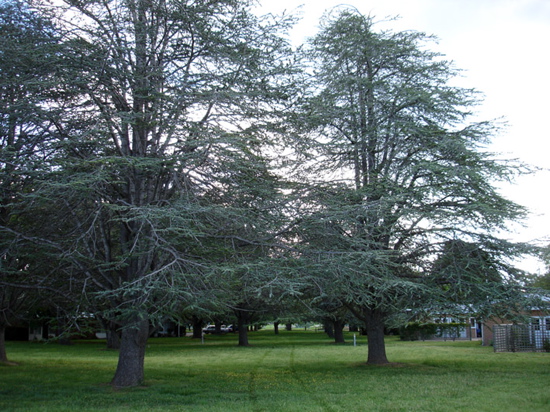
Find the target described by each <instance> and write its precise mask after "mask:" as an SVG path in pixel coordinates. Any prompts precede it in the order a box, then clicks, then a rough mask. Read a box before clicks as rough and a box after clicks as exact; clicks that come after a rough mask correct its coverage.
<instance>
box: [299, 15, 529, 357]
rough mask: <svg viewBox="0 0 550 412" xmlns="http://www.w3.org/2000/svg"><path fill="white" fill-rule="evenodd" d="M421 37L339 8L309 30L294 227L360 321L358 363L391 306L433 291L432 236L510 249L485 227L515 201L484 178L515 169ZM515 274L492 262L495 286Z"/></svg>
mask: <svg viewBox="0 0 550 412" xmlns="http://www.w3.org/2000/svg"><path fill="white" fill-rule="evenodd" d="M428 40H430V38H429V37H427V36H426V35H424V34H422V33H418V32H412V31H407V32H398V33H394V32H390V31H386V32H376V31H374V29H373V19H372V18H370V17H366V16H363V15H360V14H359V13H357V12H355V11H347V10H344V11H341V12H333V14H329V15H327V16H326V18H325V20H324V23H323V25H322V27H321V31H320V33H319V34H318V35H316V36H315V37H314V38H313V39H312V40H311V42H310V49H309V54H308V56H309V58H310V59H311V60H312V66H313V71H314V75H313V81H312V82H313V83H312V90H313V92H312V93H313V96H312V97H311V99H310V100H309V105H308V106H307V112H306V113H307V114H308V119H309V124H310V126H311V138H312V140H313V141H314V142H315V143H316V146H315V151H314V152H313V153H314V154H312V155H310V156H311V157H316V160H317V161H316V162H311V168H310V175H309V179H310V182H312V183H313V182H315V183H316V184H317V188H316V189H312V190H310V191H309V198H308V201H309V203H310V204H311V205H315V206H312V213H311V214H310V215H309V216H308V217H307V219H308V220H309V223H308V225H306V226H303V228H302V229H301V230H302V233H307V232H308V231H310V230H314V231H318V232H320V233H321V237H319V236H318V235H316V237H317V240H316V242H308V241H307V240H304V241H303V242H302V244H303V248H304V256H307V257H308V261H309V262H310V267H311V268H317V269H316V270H317V273H318V280H317V282H318V284H319V285H320V286H321V287H322V289H323V291H324V293H326V294H327V295H329V296H335V297H337V298H339V299H342V300H343V301H344V302H345V304H346V305H347V307H348V308H349V309H350V310H351V311H352V312H353V313H354V315H355V316H356V317H357V318H358V319H361V320H362V321H363V322H364V323H365V327H366V330H367V334H368V363H369V364H383V363H387V362H388V360H387V357H386V353H385V346H384V327H385V325H386V324H387V323H388V322H389V320H390V319H391V317H392V315H394V314H398V313H400V312H401V311H404V310H405V309H406V308H409V307H410V306H411V305H414V304H415V302H426V301H428V297H429V296H430V294H431V293H432V292H433V291H434V289H433V287H432V286H430V285H429V283H428V282H427V275H428V274H429V269H430V267H431V262H432V261H433V259H434V258H435V254H436V253H437V250H438V245H440V244H445V242H447V241H448V240H451V239H456V238H458V239H462V240H464V241H466V242H468V243H469V244H474V245H479V246H480V247H481V246H482V245H483V246H484V247H482V249H483V248H484V249H486V250H487V249H488V248H489V249H491V250H492V251H494V253H495V256H497V255H498V256H499V258H500V259H504V260H506V259H507V258H508V257H513V256H516V255H517V254H518V253H519V251H521V248H518V247H517V245H512V244H510V243H507V242H504V241H502V240H501V239H499V238H497V237H496V236H495V235H494V234H495V233H497V232H498V230H499V229H505V228H506V223H507V222H508V221H509V219H518V218H520V217H521V216H522V215H523V213H524V211H523V209H522V208H521V207H519V206H517V205H516V204H514V203H512V202H510V201H508V200H507V199H504V198H503V197H502V196H501V195H500V194H499V193H498V192H497V190H496V189H495V188H494V186H493V183H494V182H495V181H496V180H498V179H508V178H510V177H511V176H513V174H514V173H515V172H517V169H516V168H515V167H514V165H512V164H510V163H507V162H501V161H497V160H495V159H494V158H493V157H492V155H491V154H490V153H488V152H487V151H486V150H484V149H483V145H484V144H485V143H487V142H488V139H489V137H490V136H491V135H492V133H494V132H495V128H494V127H493V125H492V124H491V123H487V122H484V123H468V122H467V119H468V116H469V114H470V112H471V109H472V107H473V105H474V104H476V103H477V100H476V95H475V93H474V92H473V91H472V90H465V89H461V88H458V87H452V86H450V85H449V81H450V79H451V78H452V77H453V76H454V75H455V74H456V70H454V69H453V67H452V65H451V63H449V62H448V61H445V60H443V59H442V58H441V56H439V55H438V54H437V53H433V52H431V51H428V50H427V47H426V42H427V41H428ZM315 199H318V200H315ZM321 229H322V230H321ZM323 233H324V234H323ZM309 237H310V238H311V237H312V235H309ZM306 238H307V236H302V239H306ZM321 240H322V241H323V242H324V245H320V242H321ZM506 269H508V267H505V266H504V265H503V266H501V267H499V270H506ZM516 274H517V272H514V271H508V272H507V273H506V274H504V273H501V276H503V277H504V276H506V279H508V282H507V284H506V286H507V288H506V292H507V293H506V297H510V296H511V294H510V293H508V292H510V290H511V289H512V290H515V291H516V292H517V290H518V289H517V288H516V287H518V286H519V285H518V283H516V282H515V281H514V279H515V275H516ZM455 280H456V282H460V279H459V278H456V279H455ZM457 287H458V286H457ZM501 292H502V289H499V290H498V291H493V292H492V294H494V293H501ZM502 293H503V292H502ZM491 296H492V295H491ZM488 298H489V299H490V298H491V297H490V296H488Z"/></svg>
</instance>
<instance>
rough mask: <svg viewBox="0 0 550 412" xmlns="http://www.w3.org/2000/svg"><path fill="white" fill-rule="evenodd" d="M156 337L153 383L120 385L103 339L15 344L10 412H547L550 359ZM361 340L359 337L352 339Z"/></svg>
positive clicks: (6, 400) (462, 345)
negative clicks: (384, 358) (372, 360)
mask: <svg viewBox="0 0 550 412" xmlns="http://www.w3.org/2000/svg"><path fill="white" fill-rule="evenodd" d="M236 340H237V337H236V336H234V335H227V336H208V337H207V338H206V341H205V343H204V345H203V344H201V342H200V341H195V340H192V339H190V338H163V339H151V340H150V342H149V345H148V346H149V347H148V349H147V356H146V361H145V367H146V385H144V386H143V387H140V388H134V389H129V390H114V389H113V388H111V387H110V386H109V385H108V384H107V383H108V382H109V380H110V379H111V378H112V375H113V373H114V369H115V366H116V361H117V353H116V352H115V351H108V350H105V349H104V346H105V344H104V342H102V341H83V342H77V343H76V344H75V345H72V346H60V345H57V344H43V343H24V342H8V348H7V349H8V356H9V357H10V360H11V361H14V362H17V363H18V364H19V365H17V366H0V410H1V411H99V410H101V411H180V410H182V411H183V410H193V411H300V412H307V411H514V412H515V411H518V410H525V411H545V412H546V411H549V410H550V391H549V384H550V354H547V353H507V354H502V353H498V354H496V353H493V351H492V348H489V347H482V346H480V344H479V343H478V342H401V341H399V340H398V339H396V338H388V340H387V351H388V357H389V358H390V360H391V361H392V362H395V364H393V365H391V366H385V367H373V366H367V365H365V360H366V356H367V348H366V342H365V338H364V337H361V338H360V339H359V342H358V343H359V345H358V346H357V347H354V346H353V345H352V344H351V343H348V344H345V345H334V344H332V343H331V340H330V339H328V338H327V337H326V335H324V334H323V333H321V332H317V333H316V332H304V331H292V332H287V331H281V333H280V334H279V335H274V334H273V332H272V331H260V332H254V333H252V334H251V338H250V341H251V343H252V344H253V346H251V347H248V348H240V347H237V346H236ZM347 340H348V341H349V342H352V338H351V336H348V339H347Z"/></svg>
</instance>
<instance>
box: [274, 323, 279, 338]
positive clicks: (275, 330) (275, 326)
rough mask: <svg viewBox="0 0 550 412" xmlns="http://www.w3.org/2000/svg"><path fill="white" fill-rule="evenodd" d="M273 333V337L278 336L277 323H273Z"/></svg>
mask: <svg viewBox="0 0 550 412" xmlns="http://www.w3.org/2000/svg"><path fill="white" fill-rule="evenodd" d="M273 331H274V332H275V335H278V334H279V322H275V323H273Z"/></svg>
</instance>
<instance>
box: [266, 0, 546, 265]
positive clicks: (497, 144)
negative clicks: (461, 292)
mask: <svg viewBox="0 0 550 412" xmlns="http://www.w3.org/2000/svg"><path fill="white" fill-rule="evenodd" d="M260 4H261V5H262V7H261V11H262V12H266V13H267V12H273V13H280V12H282V11H284V10H286V11H287V12H293V11H297V10H299V13H300V15H301V16H302V20H301V22H300V23H299V24H298V25H297V26H296V27H295V29H294V30H293V32H292V36H293V39H294V41H295V43H296V44H300V43H302V42H303V41H304V40H305V38H307V37H310V36H313V35H314V34H315V33H316V32H317V30H318V24H319V21H320V19H321V17H322V15H323V12H324V11H325V10H328V9H331V8H333V7H335V6H339V5H343V4H346V5H350V6H353V7H355V8H357V9H358V10H359V11H360V12H361V13H363V14H366V15H368V14H370V15H371V16H374V17H375V18H376V19H380V20H382V19H383V18H384V17H388V16H397V15H399V16H400V18H399V19H398V20H397V21H394V22H391V23H390V24H389V25H388V26H380V28H389V29H392V30H394V31H400V30H417V31H422V32H425V33H427V34H433V35H435V36H437V37H438V38H439V43H438V44H434V45H432V47H431V48H432V50H433V51H438V52H440V53H443V54H445V55H446V57H447V59H448V60H452V61H454V62H455V66H456V67H457V68H460V69H463V70H465V72H464V78H463V79H461V80H460V81H461V83H460V85H461V86H464V87H473V88H475V89H477V90H479V91H481V92H482V93H483V94H484V96H485V98H484V104H483V105H482V107H480V108H479V118H480V119H484V120H485V119H496V118H500V117H502V118H504V120H506V121H507V122H508V125H509V126H508V127H507V129H506V130H505V131H504V132H502V133H501V134H499V135H498V136H495V138H494V144H493V147H492V148H491V149H492V150H493V151H498V152H500V153H502V154H503V155H504V156H503V157H507V158H518V159H521V160H522V161H524V162H526V163H529V164H531V165H534V166H538V167H540V168H543V169H545V170H542V171H540V172H538V173H536V174H535V175H530V176H524V177H522V178H520V179H518V181H517V182H516V184H514V185H507V186H505V187H503V188H502V193H503V194H504V195H505V196H506V197H508V198H510V199H512V200H514V201H515V202H517V203H519V204H522V205H524V206H526V207H528V208H529V209H530V211H531V212H532V213H531V217H530V218H529V220H528V221H527V222H526V225H527V226H526V227H525V228H523V227H514V228H511V231H510V236H509V237H510V239H513V240H519V241H537V242H543V243H544V244H547V243H550V213H549V212H550V210H549V209H550V171H549V170H548V166H549V162H548V160H547V159H548V156H549V152H550V132H549V128H548V118H549V117H550V113H549V109H550V107H549V106H550V104H549V96H550V76H549V74H548V73H550V44H549V43H550V0H347V1H345V0H344V1H338V0H302V1H300V0H260ZM300 5H302V7H301V8H300V9H298V7H299V6H300ZM521 266H522V267H524V268H526V269H528V270H532V271H537V270H538V269H539V268H541V267H542V266H541V265H540V264H539V263H538V262H536V261H532V260H530V261H526V262H523V263H522V264H521Z"/></svg>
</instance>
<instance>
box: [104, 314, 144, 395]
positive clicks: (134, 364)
mask: <svg viewBox="0 0 550 412" xmlns="http://www.w3.org/2000/svg"><path fill="white" fill-rule="evenodd" d="M148 337H149V322H148V321H147V320H142V321H139V322H136V324H135V326H133V327H128V328H125V329H123V330H122V339H121V342H120V353H119V355H118V365H117V369H116V372H115V376H114V378H113V380H112V381H111V385H113V386H114V387H116V388H128V387H132V386H138V385H141V384H142V383H143V379H144V373H143V366H144V361H145V347H146V345H147V338H148Z"/></svg>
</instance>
